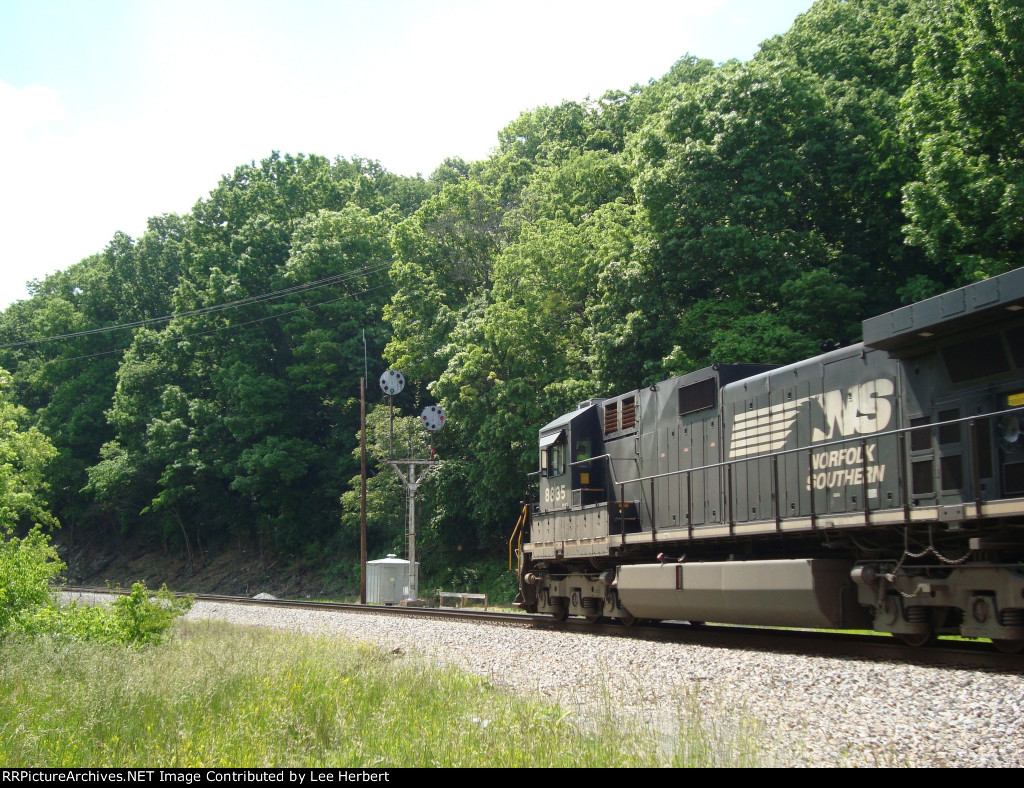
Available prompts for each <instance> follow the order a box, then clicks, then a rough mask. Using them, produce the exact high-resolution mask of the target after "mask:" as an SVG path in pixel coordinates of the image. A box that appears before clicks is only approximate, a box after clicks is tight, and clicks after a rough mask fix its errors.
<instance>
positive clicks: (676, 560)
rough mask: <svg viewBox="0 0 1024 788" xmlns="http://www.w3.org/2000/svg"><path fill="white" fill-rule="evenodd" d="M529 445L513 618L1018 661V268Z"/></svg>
mask: <svg viewBox="0 0 1024 788" xmlns="http://www.w3.org/2000/svg"><path fill="white" fill-rule="evenodd" d="M863 328H864V341H863V342H862V343H860V344H857V345H853V346H850V347H845V348H841V349H839V350H834V351H832V352H829V353H826V354H824V355H821V356H818V357H816V358H812V359H808V360H806V361H802V362H800V363H797V364H791V365H789V366H783V367H774V368H773V367H769V366H764V365H754V364H740V365H725V364H720V365H716V366H713V367H709V368H707V369H703V370H700V371H698V372H692V373H690V374H687V375H683V376H681V377H677V378H672V379H671V380H666V381H664V382H662V383H658V384H657V385H654V386H650V387H649V388H644V389H637V390H635V391H630V392H627V393H625V394H621V395H619V396H616V397H611V398H608V399H594V400H590V401H587V402H583V403H581V404H580V406H579V408H578V409H577V410H575V411H573V412H572V413H568V414H566V415H564V416H561V417H560V418H557V419H555V420H554V421H552V422H551V423H550V424H547V425H545V426H544V427H542V428H541V430H540V468H539V473H538V475H539V485H538V489H539V500H538V501H536V502H534V503H531V504H529V505H527V506H526V507H525V508H524V514H523V518H522V519H521V521H520V528H518V529H517V532H516V535H515V536H514V537H513V539H514V544H513V546H514V547H515V548H516V549H517V551H518V556H519V577H520V599H519V603H520V605H521V606H522V607H523V608H524V609H526V610H528V611H531V612H546V613H550V614H552V615H554V616H555V617H556V618H563V617H565V616H568V615H577V616H585V617H587V618H588V619H590V620H595V621H596V620H598V619H600V618H602V617H609V618H617V619H621V620H622V621H623V622H625V623H631V622H633V621H635V620H637V619H662V620H686V621H715V622H723V623H738V624H753V625H774V626H796V627H824V628H874V629H876V630H879V631H883V632H890V633H893V634H895V635H898V636H900V637H902V638H903V639H904V640H906V641H907V642H911V643H919V642H924V641H926V640H928V639H929V638H931V637H932V636H934V635H936V634H945V633H955V634H960V635H964V636H967V637H985V638H991V639H992V640H993V641H995V642H996V643H997V644H998V645H999V646H1001V647H1002V648H1004V649H1007V650H1017V649H1020V648H1021V647H1024V436H1022V428H1024V268H1021V269H1017V270H1015V271H1011V272H1008V273H1006V274H1002V275H1000V276H996V277H993V278H990V279H987V280H985V281H982V282H978V283H976V284H972V285H969V286H967V287H964V288H961V289H959V290H954V291H952V292H949V293H946V294H944V295H941V296H937V297H935V298H931V299H929V300H927V301H922V302H920V303H917V304H913V305H910V306H906V307H903V308H902V309H898V310H896V311H894V312H890V313H888V314H885V315H881V316H879V317H875V318H872V319H870V320H866V321H865V322H864V324H863Z"/></svg>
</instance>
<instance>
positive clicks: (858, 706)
mask: <svg viewBox="0 0 1024 788" xmlns="http://www.w3.org/2000/svg"><path fill="white" fill-rule="evenodd" d="M188 616H189V618H191V619H202V618H215V619H222V620H227V621H231V622H234V623H237V624H246V625H257V626H273V627H276V628H279V629H287V630H295V631H300V632H307V633H315V634H322V635H341V636H344V637H347V638H350V639H354V640H362V641H370V642H373V643H376V644H378V645H380V646H382V647H384V648H386V649H388V650H394V649H401V650H402V652H404V653H406V654H412V655H421V656H423V657H425V658H427V659H430V660H432V661H434V662H438V663H441V664H446V665H453V666H456V667H459V668H461V669H463V670H466V671H469V672H472V673H475V674H478V675H481V676H484V677H487V678H489V679H490V680H491V681H492V682H493V683H495V684H496V685H498V686H502V687H509V688H513V689H515V690H517V691H521V692H525V693H527V694H529V695H532V696H533V697H538V696H539V697H542V698H544V699H545V700H549V701H552V702H558V703H560V704H562V706H563V708H565V709H566V710H568V711H571V712H573V713H575V714H578V715H580V716H582V717H584V718H586V717H588V716H589V715H591V714H597V715H600V714H601V713H602V710H605V709H606V707H607V703H608V700H606V698H610V699H611V702H613V703H614V704H615V706H616V708H617V709H618V708H621V709H622V710H623V711H624V712H627V713H632V714H637V715H640V716H641V717H642V719H644V720H647V721H653V722H655V723H658V724H661V725H666V726H667V725H672V724H674V721H675V720H674V715H675V714H677V713H679V711H680V710H682V713H686V710H687V709H690V710H691V711H692V709H693V705H692V704H693V703H694V702H695V701H696V702H699V704H700V706H701V708H702V710H703V716H704V717H705V718H707V719H715V720H716V727H721V728H723V729H728V728H730V727H732V726H739V725H740V724H741V722H742V721H743V720H744V719H746V720H753V721H754V723H755V725H756V727H757V729H758V730H759V735H758V743H759V747H760V749H761V758H762V760H763V762H764V763H765V765H777V766H933V767H938V766H958V767H979V766H1002V767H1012V766H1024V716H1022V715H1024V676H1020V675H1001V674H995V673H987V672H983V671H965V670H957V669H951V668H933V667H920V666H914V665H905V664H887V663H872V662H858V661H852V660H840V659H830V658H823V657H814V656H806V657H804V656H794V655H780V654H769V653H762V652H754V651H747V652H743V651H734V650H731V649H715V648H710V647H704V646H693V645H679V644H671V643H653V642H648V641H642V640H631V639H626V638H617V637H616V638H610V637H600V636H597V635H587V634H577V633H560V632H550V631H539V630H532V629H529V628H526V627H511V626H498V625H489V624H473V623H458V622H444V621H440V620H437V619H430V618H423V619H418V618H417V619H412V618H409V617H405V616H387V615H382V616H375V615H369V614H363V613H334V612H328V611H304V610H295V609H282V608H262V607H253V606H242V605H231V604H223V603H213V602H196V604H195V606H194V607H193V609H192V611H191V612H190V613H189V614H188Z"/></svg>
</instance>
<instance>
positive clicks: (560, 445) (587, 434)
mask: <svg viewBox="0 0 1024 788" xmlns="http://www.w3.org/2000/svg"><path fill="white" fill-rule="evenodd" d="M602 402H603V400H588V401H586V402H583V403H580V407H579V408H577V409H576V410H575V411H573V412H572V413H569V414H566V415H565V416H561V417H559V418H557V419H555V420H554V421H552V422H551V423H550V424H547V425H545V426H544V427H543V428H542V429H541V431H540V496H539V497H540V500H539V502H538V508H539V510H540V511H542V512H547V511H555V510H559V509H565V508H566V507H568V506H586V505H589V504H595V503H601V502H603V501H607V500H608V489H607V485H606V481H607V474H606V472H605V467H606V466H605V463H604V460H603V458H602V455H603V454H604V441H603V439H602V436H601V430H600V428H599V425H598V410H600V405H601V403H602Z"/></svg>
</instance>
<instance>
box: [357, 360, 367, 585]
mask: <svg viewBox="0 0 1024 788" xmlns="http://www.w3.org/2000/svg"><path fill="white" fill-rule="evenodd" d="M359 424H360V444H361V451H360V454H361V459H360V466H361V467H360V481H359V604H361V605H365V604H366V378H365V377H362V378H359Z"/></svg>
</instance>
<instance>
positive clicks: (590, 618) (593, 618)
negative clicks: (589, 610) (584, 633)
mask: <svg viewBox="0 0 1024 788" xmlns="http://www.w3.org/2000/svg"><path fill="white" fill-rule="evenodd" d="M583 618H584V620H585V621H586V622H587V623H588V624H596V623H597V622H598V621H600V620H601V618H602V616H601V614H600V613H595V614H594V615H592V616H584V617H583Z"/></svg>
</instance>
